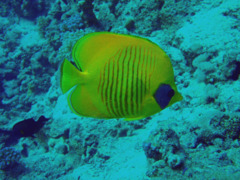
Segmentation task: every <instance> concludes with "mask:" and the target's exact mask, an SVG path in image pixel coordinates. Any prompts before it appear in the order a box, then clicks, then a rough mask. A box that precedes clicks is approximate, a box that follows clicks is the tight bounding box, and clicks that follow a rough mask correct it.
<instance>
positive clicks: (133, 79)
mask: <svg viewBox="0 0 240 180" xmlns="http://www.w3.org/2000/svg"><path fill="white" fill-rule="evenodd" d="M133 48H134V56H133V63H132V88H131V99H132V114H135V113H136V98H134V97H135V96H136V94H134V92H135V93H136V76H135V74H136V71H135V70H136V66H135V64H136V55H137V54H136V53H137V48H136V46H134V47H133Z"/></svg>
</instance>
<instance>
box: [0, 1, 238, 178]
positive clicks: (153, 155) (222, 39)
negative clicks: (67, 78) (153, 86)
mask: <svg viewBox="0 0 240 180" xmlns="http://www.w3.org/2000/svg"><path fill="white" fill-rule="evenodd" d="M239 22H240V4H239V2H238V0H228V1H223V0H214V1H213V0H203V1H198V0H192V1H184V0H158V1H157V0H131V1H130V0H128V1H123V0H108V1H100V0H78V1H76V0H51V1H44V0H34V1H28V0H12V1H6V0H2V1H1V2H0V69H1V70H0V78H1V81H0V90H1V91H0V93H1V95H0V113H1V116H0V129H1V131H0V152H1V154H4V158H1V161H0V164H1V171H0V176H1V179H16V178H17V179H33V178H34V179H83V180H84V179H86V180H89V179H94V178H95V179H152V178H155V177H156V178H160V179H229V178H231V179H239V177H240V173H239V167H240V161H239V159H240V153H239V152H240V144H239V138H240V104H239V99H240V81H239V70H240V68H239V63H240V51H239V50H240V43H239V42H240V24H239ZM100 31H105V32H107V31H109V32H112V33H119V34H129V35H134V36H139V37H142V38H147V39H149V40H151V41H152V42H153V43H155V44H157V45H158V46H160V47H161V48H162V49H163V50H164V51H165V52H166V54H167V55H168V56H169V57H170V60H171V63H172V67H173V70H174V79H175V82H176V86H177V88H178V90H179V92H180V93H181V94H182V96H183V100H182V101H181V102H178V103H176V104H174V105H173V106H171V107H168V108H166V109H164V110H163V111H161V112H160V113H157V114H155V115H153V116H150V117H147V118H144V119H142V120H139V121H130V122H127V121H122V120H119V119H112V120H103V119H101V118H100V119H94V118H84V117H80V116H76V115H75V114H73V113H72V112H71V111H70V109H69V108H68V104H67V101H66V99H67V95H65V94H62V92H61V89H60V82H59V81H60V65H61V63H62V62H63V60H64V59H65V58H66V59H68V60H69V61H71V62H73V59H72V56H71V52H72V49H73V46H74V44H75V43H76V42H77V41H78V40H79V39H80V38H81V37H83V36H85V35H87V34H89V33H93V32H100ZM103 45H104V42H103ZM95 53H96V52H94V51H93V52H91V54H92V55H95ZM163 87H166V86H163ZM160 92H162V91H160ZM161 94H162V93H160V95H161ZM160 95H159V97H161V96H160ZM159 102H161V101H159ZM163 104H164V103H163ZM42 115H44V116H45V117H49V118H50V120H49V121H48V122H46V123H45V125H44V126H43V127H42V128H41V129H40V130H39V131H38V132H37V133H35V134H34V137H22V138H21V139H19V140H18V142H17V143H16V144H11V143H7V142H6V140H7V139H8V137H9V135H8V133H3V132H7V131H10V130H11V129H12V127H13V126H14V124H16V123H18V122H20V121H21V120H23V119H30V118H33V119H34V120H37V119H38V118H39V117H40V116H42ZM30 128H32V127H30ZM7 145H9V146H10V147H6V146H7ZM5 154H7V156H5ZM15 155H16V156H15Z"/></svg>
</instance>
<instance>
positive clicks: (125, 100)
mask: <svg viewBox="0 0 240 180" xmlns="http://www.w3.org/2000/svg"><path fill="white" fill-rule="evenodd" d="M131 53H132V47H130V50H129V51H128V55H129V58H128V60H127V72H126V74H125V76H124V77H125V78H126V88H125V98H124V103H125V109H126V113H127V115H129V109H130V108H129V103H128V98H129V97H128V96H129V92H128V80H129V79H130V77H129V76H130V72H129V63H130V60H131Z"/></svg>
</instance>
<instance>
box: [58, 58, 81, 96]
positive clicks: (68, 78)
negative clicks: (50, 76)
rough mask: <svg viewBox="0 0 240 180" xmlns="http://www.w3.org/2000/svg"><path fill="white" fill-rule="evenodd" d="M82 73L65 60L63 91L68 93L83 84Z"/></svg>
mask: <svg viewBox="0 0 240 180" xmlns="http://www.w3.org/2000/svg"><path fill="white" fill-rule="evenodd" d="M82 74H83V73H82V72H81V71H79V70H78V69H77V68H76V67H75V66H74V65H73V64H72V63H70V62H69V61H68V60H67V59H65V60H64V61H63V63H62V65H61V80H60V81H61V82H60V83H61V89H62V92H63V93H66V92H67V91H68V90H69V89H71V88H72V87H74V86H75V85H77V84H80V83H81V82H82V78H81V76H82Z"/></svg>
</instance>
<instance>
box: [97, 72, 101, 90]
mask: <svg viewBox="0 0 240 180" xmlns="http://www.w3.org/2000/svg"><path fill="white" fill-rule="evenodd" d="M101 84H102V72H100V80H99V83H98V93H99V91H100V86H101Z"/></svg>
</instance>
